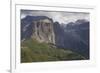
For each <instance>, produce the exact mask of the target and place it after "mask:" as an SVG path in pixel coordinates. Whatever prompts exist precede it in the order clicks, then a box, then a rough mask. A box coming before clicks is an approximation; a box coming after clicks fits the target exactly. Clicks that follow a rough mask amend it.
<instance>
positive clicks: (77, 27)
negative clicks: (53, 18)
mask: <svg viewBox="0 0 100 73" xmlns="http://www.w3.org/2000/svg"><path fill="white" fill-rule="evenodd" d="M58 26H59V27H58ZM54 28H55V31H56V32H55V34H56V35H57V36H56V44H57V45H58V46H59V47H60V48H61V47H63V48H68V49H70V50H72V51H74V52H77V53H79V54H81V55H83V56H84V57H86V58H87V59H89V21H87V20H77V21H76V22H70V23H68V24H66V27H65V25H64V28H62V27H60V24H59V23H55V25H54ZM59 29H60V30H59ZM57 31H58V32H57Z"/></svg>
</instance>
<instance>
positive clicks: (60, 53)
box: [21, 38, 85, 63]
mask: <svg viewBox="0 0 100 73" xmlns="http://www.w3.org/2000/svg"><path fill="white" fill-rule="evenodd" d="M84 59H85V58H84V57H83V56H81V55H79V54H77V53H75V52H72V51H70V50H67V49H66V50H65V49H60V48H57V47H56V46H55V45H53V44H50V43H39V42H38V41H36V40H35V39H31V38H30V39H27V40H24V41H22V42H21V62H22V63H26V62H28V63H29V62H44V61H64V60H84Z"/></svg>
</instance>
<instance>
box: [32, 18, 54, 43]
mask: <svg viewBox="0 0 100 73" xmlns="http://www.w3.org/2000/svg"><path fill="white" fill-rule="evenodd" d="M32 25H33V35H32V38H34V39H36V40H38V41H39V42H46V43H54V44H55V35H54V30H53V22H52V21H51V20H50V19H40V20H37V21H33V22H32Z"/></svg>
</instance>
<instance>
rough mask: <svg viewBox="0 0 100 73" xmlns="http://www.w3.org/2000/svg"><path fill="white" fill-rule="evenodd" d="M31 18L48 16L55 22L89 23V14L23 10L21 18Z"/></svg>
mask: <svg viewBox="0 0 100 73" xmlns="http://www.w3.org/2000/svg"><path fill="white" fill-rule="evenodd" d="M27 15H31V16H47V17H49V18H52V19H53V21H54V22H56V21H58V22H59V23H64V24H67V23H69V22H74V21H76V20H78V19H86V20H88V21H89V13H85V12H84V13H83V12H60V11H59V12H57V11H37V10H21V18H24V17H26V16H27Z"/></svg>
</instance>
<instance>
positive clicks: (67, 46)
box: [21, 16, 89, 62]
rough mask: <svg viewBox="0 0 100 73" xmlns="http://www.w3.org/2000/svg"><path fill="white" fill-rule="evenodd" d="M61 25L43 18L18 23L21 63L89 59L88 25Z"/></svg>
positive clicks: (77, 22)
mask: <svg viewBox="0 0 100 73" xmlns="http://www.w3.org/2000/svg"><path fill="white" fill-rule="evenodd" d="M63 25H64V27H63ZM63 25H61V24H60V23H59V21H58V22H53V20H52V19H51V18H49V17H46V16H26V17H25V18H23V19H21V61H22V62H35V61H38V62H39V61H56V60H84V59H89V21H87V20H84V19H79V20H77V21H75V22H70V23H68V24H63Z"/></svg>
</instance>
